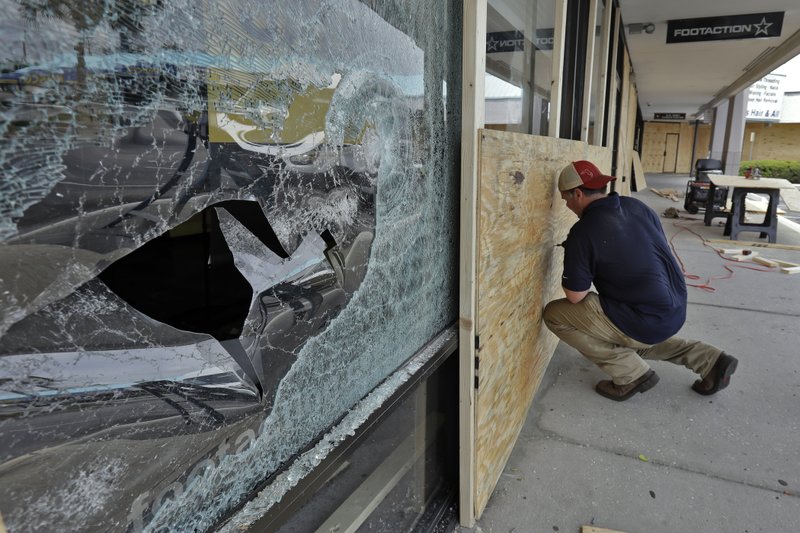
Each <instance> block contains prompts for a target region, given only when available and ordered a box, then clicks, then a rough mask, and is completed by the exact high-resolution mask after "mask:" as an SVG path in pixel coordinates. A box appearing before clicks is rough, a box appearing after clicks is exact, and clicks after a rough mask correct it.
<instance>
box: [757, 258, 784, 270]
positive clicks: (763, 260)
mask: <svg viewBox="0 0 800 533" xmlns="http://www.w3.org/2000/svg"><path fill="white" fill-rule="evenodd" d="M753 261H755V262H756V263H758V264H759V265H764V266H768V267H770V268H771V267H776V266H778V263H777V262H775V261H773V260H772V259H767V258H766V257H754V258H753Z"/></svg>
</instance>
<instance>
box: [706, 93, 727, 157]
mask: <svg viewBox="0 0 800 533" xmlns="http://www.w3.org/2000/svg"><path fill="white" fill-rule="evenodd" d="M727 126H728V101H727V100H726V101H724V102H722V103H721V104H719V105H718V106H717V107H715V108H714V121H713V123H712V127H711V154H710V155H709V157H710V158H711V159H719V160H720V161H722V160H724V159H725V134H726V133H727V129H728V128H727Z"/></svg>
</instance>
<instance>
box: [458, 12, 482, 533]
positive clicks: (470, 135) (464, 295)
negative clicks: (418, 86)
mask: <svg viewBox="0 0 800 533" xmlns="http://www.w3.org/2000/svg"><path fill="white" fill-rule="evenodd" d="M463 5H464V20H463V34H464V36H463V49H462V67H461V69H462V79H463V83H462V90H461V110H462V113H461V220H460V227H461V233H460V236H459V239H460V250H461V252H460V254H461V255H460V259H459V276H460V284H459V344H458V346H459V359H458V360H459V371H458V373H459V385H458V389H459V393H458V394H459V396H458V397H459V424H458V428H459V436H458V438H459V521H460V522H461V525H462V526H464V527H472V526H473V525H474V524H475V505H474V498H473V495H474V493H475V489H474V482H475V387H474V386H473V380H474V378H475V347H474V342H475V341H474V339H475V320H476V317H475V305H476V296H477V295H476V287H477V284H476V269H475V267H476V261H477V259H476V258H477V237H476V236H477V232H478V229H477V224H478V217H477V206H476V202H477V198H478V193H477V191H478V161H479V159H480V154H479V151H478V150H479V142H478V135H479V133H480V130H481V129H482V128H483V121H484V115H485V111H484V102H485V99H484V93H485V91H484V83H485V82H484V80H485V76H486V11H487V7H486V6H487V4H486V0H477V1H475V2H464V4H463Z"/></svg>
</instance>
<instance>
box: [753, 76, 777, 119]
mask: <svg viewBox="0 0 800 533" xmlns="http://www.w3.org/2000/svg"><path fill="white" fill-rule="evenodd" d="M785 77H786V76H785V75H784V74H769V75H767V76H764V77H763V78H761V80H759V81H757V82H756V83H754V84H753V85H751V86H750V94H749V97H748V100H747V120H763V121H769V122H778V121H780V119H781V107H782V106H783V89H781V82H782V81H783V79H784V78H785Z"/></svg>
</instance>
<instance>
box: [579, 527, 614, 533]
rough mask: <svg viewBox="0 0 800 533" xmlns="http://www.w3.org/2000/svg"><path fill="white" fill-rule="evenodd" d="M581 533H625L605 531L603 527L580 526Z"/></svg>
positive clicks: (611, 530)
mask: <svg viewBox="0 0 800 533" xmlns="http://www.w3.org/2000/svg"><path fill="white" fill-rule="evenodd" d="M581 533H625V532H624V531H619V530H617V529H606V528H604V527H595V526H581Z"/></svg>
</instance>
